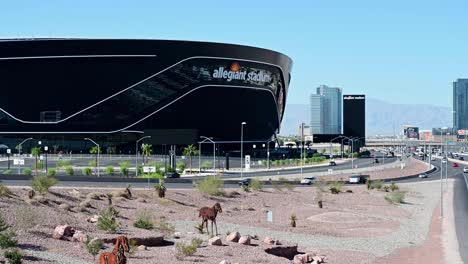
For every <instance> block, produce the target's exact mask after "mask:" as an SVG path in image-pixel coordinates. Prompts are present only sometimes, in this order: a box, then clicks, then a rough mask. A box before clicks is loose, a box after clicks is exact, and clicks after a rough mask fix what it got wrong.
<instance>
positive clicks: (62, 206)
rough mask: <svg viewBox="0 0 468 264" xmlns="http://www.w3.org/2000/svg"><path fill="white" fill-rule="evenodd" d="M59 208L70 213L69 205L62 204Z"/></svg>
mask: <svg viewBox="0 0 468 264" xmlns="http://www.w3.org/2000/svg"><path fill="white" fill-rule="evenodd" d="M59 208H60V209H62V210H64V211H68V210H70V205H69V204H67V203H62V204H60V205H59Z"/></svg>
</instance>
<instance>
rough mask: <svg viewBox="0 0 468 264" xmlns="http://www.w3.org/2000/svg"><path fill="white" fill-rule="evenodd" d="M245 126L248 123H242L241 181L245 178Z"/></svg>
mask: <svg viewBox="0 0 468 264" xmlns="http://www.w3.org/2000/svg"><path fill="white" fill-rule="evenodd" d="M244 125H247V123H246V122H242V123H241V153H240V154H241V160H240V162H241V163H240V165H241V179H242V178H243V176H244V174H243V172H244V164H243V158H244V146H243V145H244Z"/></svg>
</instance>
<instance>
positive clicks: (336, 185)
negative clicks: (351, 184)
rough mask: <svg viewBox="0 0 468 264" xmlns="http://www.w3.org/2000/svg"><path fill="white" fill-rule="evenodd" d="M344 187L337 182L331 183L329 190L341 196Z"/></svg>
mask: <svg viewBox="0 0 468 264" xmlns="http://www.w3.org/2000/svg"><path fill="white" fill-rule="evenodd" d="M342 187H343V183H341V182H337V181H336V182H333V183H331V184H330V186H329V187H328V189H329V190H330V192H331V193H333V194H339V193H340V192H341V189H342Z"/></svg>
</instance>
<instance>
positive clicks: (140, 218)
mask: <svg viewBox="0 0 468 264" xmlns="http://www.w3.org/2000/svg"><path fill="white" fill-rule="evenodd" d="M151 218H152V217H151V214H150V212H149V211H148V210H142V211H139V212H137V217H136V220H135V222H133V226H134V227H136V228H141V229H152V228H153V220H152V219H151Z"/></svg>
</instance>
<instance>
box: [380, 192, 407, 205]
mask: <svg viewBox="0 0 468 264" xmlns="http://www.w3.org/2000/svg"><path fill="white" fill-rule="evenodd" d="M405 195H406V193H405V192H401V191H395V192H391V193H389V194H387V195H385V200H386V201H387V202H389V203H391V204H402V203H404V202H405Z"/></svg>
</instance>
